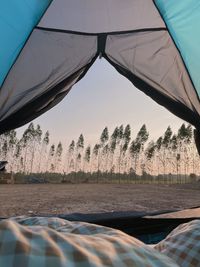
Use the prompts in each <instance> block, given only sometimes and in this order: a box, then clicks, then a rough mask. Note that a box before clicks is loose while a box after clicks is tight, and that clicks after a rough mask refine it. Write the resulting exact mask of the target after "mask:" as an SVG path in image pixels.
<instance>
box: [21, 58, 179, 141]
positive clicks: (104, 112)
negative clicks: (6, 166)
mask: <svg viewBox="0 0 200 267" xmlns="http://www.w3.org/2000/svg"><path fill="white" fill-rule="evenodd" d="M33 122H34V123H35V124H37V123H39V124H40V125H41V127H42V129H43V131H46V130H49V131H50V137H51V142H55V143H58V141H61V142H62V143H63V144H69V142H70V141H71V140H72V139H75V140H77V138H78V136H79V134H80V133H83V135H84V137H85V139H86V141H87V142H89V143H92V144H93V143H94V142H96V140H98V137H99V135H100V133H101V131H102V129H103V128H104V127H105V126H108V127H109V130H110V132H112V131H113V129H114V128H115V126H117V125H121V124H124V125H126V124H128V123H129V124H130V125H131V127H132V136H133V137H134V136H135V135H136V133H137V131H138V130H139V129H140V127H141V126H142V124H143V123H145V124H146V125H147V129H148V130H149V132H150V138H151V139H154V138H157V137H158V136H159V135H161V134H162V133H163V132H164V131H165V129H166V128H167V126H168V125H171V127H172V129H173V130H174V131H176V130H177V129H178V127H180V125H181V124H182V122H183V121H182V120H180V119H179V118H177V117H175V116H174V115H173V114H171V113H170V112H169V111H167V110H166V109H164V108H163V107H161V106H160V105H158V104H157V103H155V102H154V101H153V100H152V99H150V98H149V97H147V96H146V95H145V94H144V93H142V92H140V91H139V90H138V89H137V88H135V87H134V86H133V85H132V84H131V83H130V82H129V81H128V80H127V79H126V78H124V77H123V76H121V75H120V74H119V73H118V72H117V71H116V70H115V69H114V68H113V67H112V66H111V65H110V64H109V63H107V62H106V61H105V60H104V59H101V60H99V59H98V60H97V61H96V62H95V63H94V65H93V66H92V67H91V69H90V70H89V71H88V73H87V74H86V76H85V77H84V78H83V79H82V80H81V81H79V83H78V84H76V85H75V86H74V87H73V88H72V90H71V92H70V93H69V94H68V95H67V96H66V98H65V99H64V100H63V101H62V102H61V103H60V104H58V105H57V106H56V107H54V108H53V109H51V110H50V111H48V112H47V113H45V114H43V115H42V116H41V117H39V118H37V119H36V120H34V121H33ZM24 127H27V126H24ZM24 127H21V128H20V129H19V130H18V133H19V135H20V134H21V133H22V131H23V130H24Z"/></svg>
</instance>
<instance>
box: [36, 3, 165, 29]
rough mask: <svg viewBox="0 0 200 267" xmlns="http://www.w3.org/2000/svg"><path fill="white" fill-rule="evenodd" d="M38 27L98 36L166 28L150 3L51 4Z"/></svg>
mask: <svg viewBox="0 0 200 267" xmlns="http://www.w3.org/2000/svg"><path fill="white" fill-rule="evenodd" d="M141 18H145V19H141ZM39 27H45V28H52V29H60V30H67V31H78V32H86V33H101V32H115V31H116V32H118V31H129V30H136V29H144V28H147V29H149V28H160V27H165V24H164V22H163V20H162V19H161V17H160V15H159V12H158V11H157V10H156V9H155V6H154V4H153V2H152V1H149V0H126V1H121V0H101V1H99V0H92V1H91V0H84V1H83V0H68V1H66V0H54V1H53V2H52V4H51V6H50V7H49V9H48V10H47V12H46V14H45V16H44V17H43V18H42V20H41V22H40V23H39Z"/></svg>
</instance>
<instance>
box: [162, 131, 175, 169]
mask: <svg viewBox="0 0 200 267" xmlns="http://www.w3.org/2000/svg"><path fill="white" fill-rule="evenodd" d="M172 134H173V133H172V130H171V127H170V126H168V127H167V129H166V131H165V133H164V136H163V141H162V153H161V155H160V161H161V163H162V165H163V172H164V174H166V168H167V166H168V165H169V162H170V158H169V157H170V155H169V149H170V144H171V137H172ZM168 172H169V171H168Z"/></svg>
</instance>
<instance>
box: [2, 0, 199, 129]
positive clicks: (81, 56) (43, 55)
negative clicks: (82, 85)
mask: <svg viewBox="0 0 200 267" xmlns="http://www.w3.org/2000/svg"><path fill="white" fill-rule="evenodd" d="M99 55H101V56H103V57H104V58H105V59H107V60H108V61H109V62H110V63H111V64H112V65H113V66H114V67H115V68H116V69H117V71H119V72H120V73H121V74H122V75H124V76H125V77H127V78H128V79H129V80H130V81H131V82H132V83H133V84H134V85H135V86H136V87H137V88H139V89H140V90H142V91H143V92H144V93H145V94H147V95H149V96H150V97H151V98H152V99H154V100H155V101H156V102H157V103H159V104H161V105H163V106H164V107H166V108H167V109H168V110H170V111H171V112H173V113H174V114H175V115H177V116H179V117H180V118H182V119H184V120H186V121H188V122H189V123H191V124H193V125H194V126H195V127H196V128H197V130H198V132H200V105H199V104H200V101H199V97H198V95H197V93H196V90H195V87H194V85H193V83H192V80H191V77H190V75H189V73H188V71H187V68H186V66H185V64H184V61H183V59H182V57H181V54H180V52H179V50H178V49H177V47H176V45H175V43H174V40H173V39H172V37H171V36H170V33H169V31H168V28H167V27H166V25H165V22H164V21H163V18H162V17H161V15H160V13H159V12H158V9H157V8H156V6H155V4H154V1H151V0H126V1H121V0H102V1H99V0H93V1H91V0H53V1H52V3H51V5H50V6H49V7H48V8H47V10H46V12H45V13H44V15H43V16H42V18H41V20H40V22H39V23H38V25H36V27H34V29H33V31H32V33H31V34H30V36H29V38H28V39H27V42H26V43H25V45H24V47H23V49H22V50H21V52H20V53H19V55H18V57H17V58H16V61H15V63H14V64H13V66H12V68H11V69H10V71H9V73H8V75H7V77H6V79H5V80H4V83H3V85H2V86H1V88H0V133H3V132H5V131H8V130H11V129H14V128H16V127H19V126H21V125H24V124H25V123H27V122H29V121H31V120H32V119H34V118H36V117H38V116H39V115H41V114H42V113H44V112H46V111H47V110H48V109H50V108H52V107H53V106H55V105H56V104H57V103H59V102H60V101H61V100H62V99H63V98H64V97H65V96H66V95H67V94H68V92H69V91H70V89H71V88H72V86H73V85H74V84H75V83H76V82H78V81H79V80H80V79H81V78H83V76H84V75H85V74H86V72H87V71H88V69H89V68H90V67H91V65H92V64H93V62H94V61H95V60H96V58H97V57H98V56H99Z"/></svg>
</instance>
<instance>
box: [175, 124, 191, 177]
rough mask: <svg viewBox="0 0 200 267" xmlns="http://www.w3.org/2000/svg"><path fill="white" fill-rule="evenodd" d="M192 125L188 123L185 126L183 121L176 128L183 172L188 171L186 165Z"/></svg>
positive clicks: (188, 158) (188, 156)
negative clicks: (177, 128)
mask: <svg viewBox="0 0 200 267" xmlns="http://www.w3.org/2000/svg"><path fill="white" fill-rule="evenodd" d="M192 137H193V135H192V126H191V125H190V124H188V125H187V127H186V126H185V124H184V123H183V124H182V125H181V127H180V128H179V130H178V139H179V146H180V151H181V161H182V162H183V168H184V174H185V177H186V174H187V172H188V166H189V161H190V153H191V150H190V145H191V142H192Z"/></svg>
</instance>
